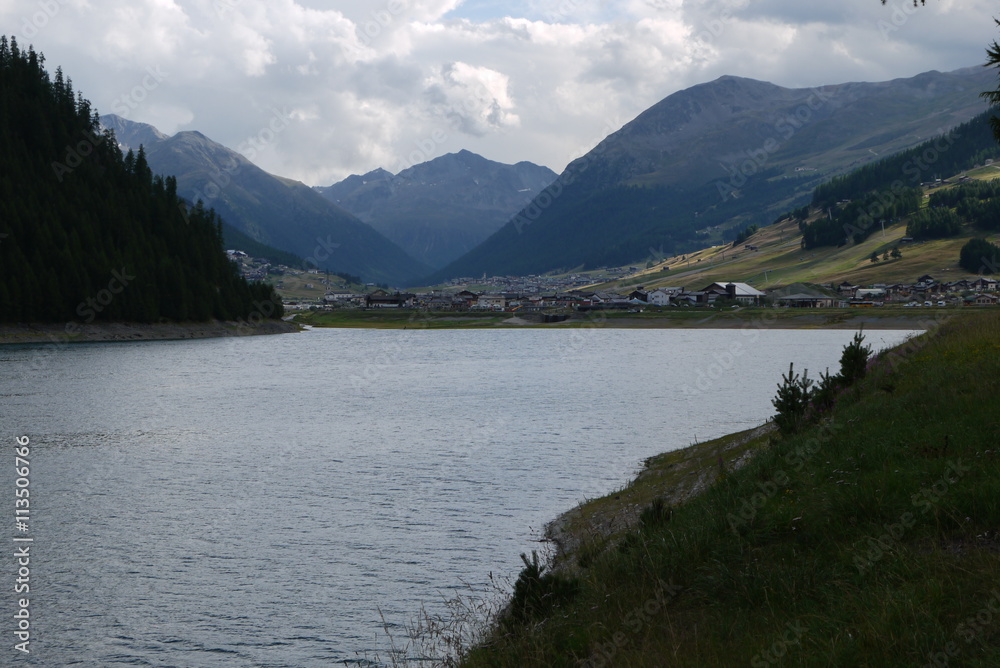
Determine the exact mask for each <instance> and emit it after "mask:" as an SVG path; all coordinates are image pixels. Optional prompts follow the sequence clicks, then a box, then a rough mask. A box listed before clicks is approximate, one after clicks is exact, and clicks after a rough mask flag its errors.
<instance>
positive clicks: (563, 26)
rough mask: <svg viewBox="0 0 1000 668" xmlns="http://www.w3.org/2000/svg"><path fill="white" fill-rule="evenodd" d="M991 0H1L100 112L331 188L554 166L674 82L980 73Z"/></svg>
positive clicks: (676, 86)
mask: <svg viewBox="0 0 1000 668" xmlns="http://www.w3.org/2000/svg"><path fill="white" fill-rule="evenodd" d="M993 16H1000V3H997V2H995V0H994V1H991V0H962V1H958V0H928V2H927V5H926V6H924V7H922V8H920V9H914V8H913V6H912V3H911V2H910V0H889V2H888V3H887V4H886V5H882V4H881V3H880V2H879V0H702V1H692V0H621V1H614V2H613V1H610V0H341V1H338V2H325V1H322V0H0V33H4V34H7V35H14V36H16V37H17V39H18V42H19V43H20V44H21V45H22V46H23V45H27V44H32V45H34V47H35V49H36V50H38V51H41V52H42V53H44V55H45V57H46V66H47V67H48V69H49V70H50V72H54V71H55V68H56V67H57V66H62V68H63V71H64V72H65V74H66V75H67V76H68V77H70V78H71V79H72V80H73V84H74V87H75V88H76V89H77V90H78V91H81V92H82V93H83V95H84V96H85V97H86V98H87V99H89V100H90V101H91V102H92V104H93V105H94V107H95V108H96V109H97V110H98V111H99V112H100V113H102V114H104V113H117V114H118V115H120V116H123V117H125V118H127V119H129V120H133V121H140V122H144V123H150V124H152V125H155V126H156V127H157V128H159V129H160V130H161V131H163V132H165V133H167V134H173V133H175V132H178V131H182V130H198V131H200V132H202V133H204V134H205V135H207V136H208V137H210V138H212V139H214V140H215V141H218V142H220V143H222V144H225V145H226V146H228V147H230V148H232V149H234V150H237V151H239V152H240V153H242V154H244V155H245V156H246V157H248V158H249V159H251V160H252V161H253V162H255V163H256V164H257V165H259V166H260V167H262V168H263V169H265V170H267V171H269V172H271V173H273V174H277V175H281V176H286V177H289V178H293V179H297V180H299V181H302V182H304V183H307V184H309V185H314V186H315V185H330V184H332V183H335V182H337V181H339V180H341V179H343V178H345V177H346V176H348V175H350V174H364V173H366V172H368V171H371V170H373V169H376V168H380V167H381V168H383V169H387V170H389V171H390V172H393V173H398V172H400V171H402V170H403V169H405V168H406V167H409V166H411V165H413V164H417V163H420V162H424V161H426V160H430V159H432V158H435V157H437V156H440V155H444V154H446V153H454V152H457V151H460V150H462V149H467V150H470V151H473V152H475V153H479V154H480V155H483V156H485V157H487V158H489V159H491V160H497V161H500V162H505V163H515V162H519V161H521V160H528V161H531V162H534V163H537V164H541V165H545V166H547V167H549V168H551V169H553V170H555V171H556V172H561V171H562V170H563V169H564V168H565V166H566V165H567V164H568V163H569V162H570V161H571V160H573V159H575V158H578V157H580V156H581V155H583V154H584V153H586V152H587V151H588V150H590V149H591V148H593V147H594V146H596V145H597V143H598V142H600V140H601V139H603V138H604V137H606V136H607V135H608V134H610V133H612V132H614V131H616V130H618V129H619V128H620V127H621V126H623V125H624V124H625V123H627V122H628V121H630V120H632V119H633V118H635V117H636V116H637V115H638V114H640V113H641V112H642V111H644V110H645V109H647V108H649V107H651V106H652V105H654V104H656V103H657V102H659V101H660V100H662V99H663V98H664V97H666V96H668V95H670V94H671V93H674V92H677V91H679V90H683V89H685V88H688V87H690V86H693V85H696V84H699V83H704V82H707V81H712V80H714V79H717V78H718V77H720V76H723V75H726V74H730V75H737V76H744V77H750V78H754V79H760V80H765V81H770V82H773V83H776V84H779V85H782V86H787V87H793V88H799V87H811V86H820V85H824V84H835V83H843V82H847V81H883V80H888V79H893V78H897V77H909V76H913V75H916V74H919V73H920V72H925V71H928V70H939V71H950V70H954V69H958V68H961V67H969V66H974V65H980V64H982V63H983V62H984V61H985V48H986V46H987V45H988V44H989V43H990V42H992V41H993V40H994V39H996V38H997V37H998V36H1000V29H998V27H997V25H996V24H995V23H994V21H993Z"/></svg>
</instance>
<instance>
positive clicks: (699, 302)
mask: <svg viewBox="0 0 1000 668" xmlns="http://www.w3.org/2000/svg"><path fill="white" fill-rule="evenodd" d="M997 290H998V284H997V281H996V280H995V279H992V278H977V279H974V280H970V279H962V280H958V281H952V282H940V281H937V280H935V279H934V278H933V277H931V276H921V277H920V278H919V279H918V280H917V282H916V283H912V284H892V285H883V284H878V285H873V286H867V287H862V286H858V285H854V284H852V283H849V282H847V281H845V282H843V283H841V284H840V285H836V286H834V285H831V286H829V289H828V290H827V291H826V292H820V291H817V290H808V291H805V290H804V291H800V292H792V293H790V294H784V293H774V294H771V295H768V294H766V293H764V292H762V291H760V290H758V289H756V288H754V287H753V286H751V285H748V284H747V283H740V282H736V281H728V282H715V283H711V284H709V285H706V286H704V287H702V288H701V289H699V290H689V289H688V288H687V287H659V288H651V289H644V288H642V287H639V288H636V289H634V290H632V291H631V292H629V293H622V292H610V291H591V290H570V291H567V292H553V293H551V294H526V293H520V292H501V293H493V294H476V293H475V292H471V291H469V290H462V291H461V292H456V293H449V292H442V291H435V292H431V293H428V294H414V293H409V292H390V291H387V290H376V291H374V292H371V293H369V294H357V293H352V292H349V291H330V292H328V293H327V294H326V296H325V297H324V300H323V301H324V302H325V303H326V304H328V305H343V306H355V307H362V308H420V309H428V310H432V311H473V310H485V311H524V312H530V311H541V310H546V309H574V310H578V311H588V310H602V309H622V310H638V309H641V308H644V307H647V306H658V307H664V306H680V307H699V306H700V307H705V306H717V305H722V304H725V305H743V306H759V305H765V304H766V305H773V306H778V307H794V308H824V307H847V306H856V307H866V306H883V305H886V304H896V305H900V304H901V305H904V306H925V305H934V306H946V305H959V304H965V305H975V306H979V305H996V304H998V303H1000V295H998V294H997ZM786 292H787V291H786Z"/></svg>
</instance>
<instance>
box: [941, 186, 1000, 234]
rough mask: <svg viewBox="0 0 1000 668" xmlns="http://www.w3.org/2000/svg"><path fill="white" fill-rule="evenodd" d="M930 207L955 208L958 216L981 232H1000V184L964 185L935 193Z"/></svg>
mask: <svg viewBox="0 0 1000 668" xmlns="http://www.w3.org/2000/svg"><path fill="white" fill-rule="evenodd" d="M929 205H930V206H931V207H934V208H937V207H954V208H955V213H956V214H958V215H959V216H960V217H961V218H962V219H963V220H965V221H967V222H969V223H971V224H972V225H973V226H974V227H976V228H978V229H980V230H985V231H989V232H992V231H996V230H1000V182H997V181H970V182H969V183H963V184H961V185H959V186H957V187H955V188H949V189H948V190H942V191H940V192H936V193H934V194H933V195H931V197H930V201H929Z"/></svg>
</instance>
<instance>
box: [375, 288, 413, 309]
mask: <svg viewBox="0 0 1000 668" xmlns="http://www.w3.org/2000/svg"><path fill="white" fill-rule="evenodd" d="M416 298H417V296H416V295H414V294H411V293H408V292H407V293H400V292H397V293H395V294H389V293H388V292H386V291H385V290H376V291H375V292H373V293H371V294H370V295H367V296H366V297H365V306H366V307H368V308H410V307H412V306H413V302H414V300H416Z"/></svg>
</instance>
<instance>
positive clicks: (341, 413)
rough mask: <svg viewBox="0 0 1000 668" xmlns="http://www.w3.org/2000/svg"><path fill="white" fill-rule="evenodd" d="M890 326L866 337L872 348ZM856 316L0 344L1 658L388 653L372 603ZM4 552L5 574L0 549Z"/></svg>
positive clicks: (745, 420)
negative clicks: (19, 518) (20, 493)
mask: <svg viewBox="0 0 1000 668" xmlns="http://www.w3.org/2000/svg"><path fill="white" fill-rule="evenodd" d="M908 334H911V333H910V332H901V331H876V332H868V333H867V335H866V336H867V342H868V343H870V344H872V345H873V346H874V347H875V348H876V349H879V348H882V347H885V346H887V345H892V344H895V343H898V342H900V341H902V340H903V339H904V338H905V337H906V336H907V335H908ZM852 336H853V332H849V331H816V330H767V329H748V330H745V331H744V330H676V329H672V330H616V329H596V328H595V329H584V330H558V329H526V330H517V331H511V330H489V329H483V330H474V331H457V330H434V331H419V330H416V331H415V330H354V329H328V330H312V331H308V332H303V333H300V334H291V335H283V336H268V337H249V338H241V339H213V340H198V341H175V342H147V343H114V344H79V345H74V346H64V347H62V348H58V347H53V346H44V345H39V346H24V345H20V346H0V396H2V405H3V408H2V415H0V427H2V429H0V433H2V437H3V439H5V442H6V444H7V446H8V447H7V448H5V453H7V460H8V463H7V465H6V466H5V467H3V470H4V473H3V474H2V476H3V477H2V479H0V480H2V482H0V489H2V490H3V494H2V496H3V498H4V499H5V501H4V503H5V507H6V508H8V512H10V509H13V507H14V489H15V473H14V470H13V469H14V466H13V464H14V461H13V459H14V455H13V446H14V439H15V437H16V436H20V435H27V436H29V437H30V439H31V443H30V449H31V455H30V458H29V459H30V492H31V496H30V500H31V506H30V511H31V512H30V531H29V532H28V533H27V534H23V535H28V536H30V537H32V538H33V539H34V542H33V543H31V583H30V587H31V591H30V599H31V646H30V647H31V654H30V655H21V654H20V653H18V652H15V651H14V650H12V649H11V647H6V648H4V649H3V652H4V655H5V656H11V655H14V656H15V658H16V659H17V665H32V666H35V665H37V666H55V665H60V666H72V665H82V666H98V665H99V666H204V667H211V666H261V667H263V666H267V667H276V668H277V667H292V666H295V667H300V666H329V665H330V664H332V663H336V662H343V661H347V662H354V661H360V660H362V659H364V658H365V657H366V656H367V657H373V656H374V655H375V654H376V653H380V654H381V655H382V656H384V655H385V650H386V648H387V645H388V640H387V637H386V635H385V633H384V632H383V631H382V627H383V619H382V618H383V616H384V618H385V621H386V622H388V623H389V624H390V625H391V626H393V627H395V628H396V629H397V632H401V631H400V630H399V629H400V627H401V626H405V625H406V624H408V623H409V622H410V620H411V619H412V618H413V617H414V615H415V614H416V613H417V611H419V610H420V609H421V608H422V607H424V608H426V609H427V610H429V611H431V612H435V611H441V610H442V609H443V603H442V602H443V601H444V600H445V599H447V598H450V597H452V596H454V595H455V594H456V593H458V592H461V591H465V590H466V589H465V584H468V585H470V586H472V587H473V588H477V589H481V588H483V587H485V586H486V585H487V584H488V583H489V578H490V574H491V573H492V574H493V575H494V576H508V577H512V576H516V574H517V572H518V571H519V570H520V566H521V562H520V559H519V556H518V555H519V554H520V553H522V552H526V551H530V550H532V549H541V546H540V545H539V543H538V542H536V541H537V539H538V536H539V534H540V532H541V530H542V528H543V527H544V525H545V523H546V522H548V521H550V520H552V519H554V518H555V517H556V516H557V515H558V514H559V513H561V512H563V511H565V510H567V509H569V508H570V507H572V506H573V505H575V504H576V503H578V502H580V501H582V500H584V499H585V498H590V497H594V496H598V495H601V494H605V493H607V492H610V491H612V490H614V489H616V488H618V487H620V486H622V485H623V484H625V483H626V482H627V481H628V480H629V479H630V478H631V477H632V476H633V475H634V474H635V473H636V472H637V470H638V468H639V467H640V466H641V463H642V461H643V459H644V458H646V457H649V456H651V455H655V454H658V453H660V452H664V451H668V450H673V449H676V448H680V447H684V446H687V445H689V444H691V443H694V442H696V441H701V440H708V439H711V438H714V437H717V436H720V435H723V434H727V433H730V432H733V431H737V430H741V429H746V428H749V427H753V426H756V425H758V424H760V423H762V422H763V421H764V420H765V419H767V418H768V417H769V416H770V415H771V414H772V413H773V409H772V406H771V403H770V400H771V398H772V397H773V396H774V393H775V389H776V387H777V384H778V382H779V381H780V380H781V375H782V374H783V373H785V372H787V370H788V364H789V362H794V363H795V365H796V369H798V370H801V369H802V368H805V367H808V368H809V370H810V375H811V376H813V377H815V376H818V372H819V371H821V370H823V369H825V368H826V367H830V368H831V369H832V370H836V369H837V368H838V361H839V358H840V352H841V349H842V348H843V346H844V345H845V344H846V343H847V342H848V341H849V340H850V339H851V337H852ZM5 533H7V535H8V536H12V537H13V536H16V535H18V534H17V533H16V532H15V529H14V527H13V522H12V525H11V526H10V528H9V529H8V530H7V531H6V532H5ZM10 540H11V538H8V539H7V541H8V542H7V547H6V548H4V553H5V554H8V555H9V554H11V553H12V552H13V549H12V548H11V547H10V546H11V545H12V543H10ZM3 568H4V572H5V573H7V574H8V575H10V576H11V579H9V580H7V581H8V582H11V581H12V579H13V573H14V572H15V570H16V566H15V563H14V559H13V558H12V557H9V556H8V557H7V558H5V559H4V563H3ZM463 583H464V584H463ZM5 591H6V592H7V593H6V594H5V595H4V596H3V600H2V606H3V608H2V609H3V612H4V619H5V620H7V621H5V622H4V623H3V624H4V626H5V628H3V629H2V631H3V635H2V637H4V638H5V639H7V642H9V643H10V645H11V646H12V645H13V644H14V640H13V636H12V633H11V632H12V631H13V629H14V626H13V622H12V616H13V614H14V611H15V607H14V606H15V598H16V597H15V595H14V594H13V593H11V589H10V588H9V587H7V588H5ZM5 665H11V664H5Z"/></svg>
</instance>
